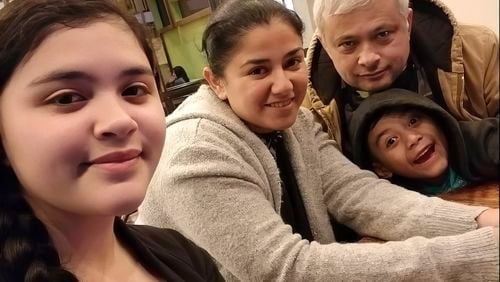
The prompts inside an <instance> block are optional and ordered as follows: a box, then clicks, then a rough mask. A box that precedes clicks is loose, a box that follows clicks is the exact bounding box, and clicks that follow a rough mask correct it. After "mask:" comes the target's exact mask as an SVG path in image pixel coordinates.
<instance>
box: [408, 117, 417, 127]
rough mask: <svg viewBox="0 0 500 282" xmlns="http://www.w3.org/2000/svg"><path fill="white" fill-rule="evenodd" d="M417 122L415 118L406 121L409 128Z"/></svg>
mask: <svg viewBox="0 0 500 282" xmlns="http://www.w3.org/2000/svg"><path fill="white" fill-rule="evenodd" d="M417 122H418V118H416V117H412V118H410V120H409V121H408V124H409V125H410V126H412V125H415V124H416V123H417Z"/></svg>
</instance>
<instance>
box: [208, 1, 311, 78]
mask: <svg viewBox="0 0 500 282" xmlns="http://www.w3.org/2000/svg"><path fill="white" fill-rule="evenodd" d="M274 18H278V19H280V20H282V21H283V22H285V23H286V24H288V25H290V26H291V27H292V28H293V29H294V31H295V32H296V33H297V35H298V36H300V37H301V38H302V32H303V30H304V25H303V23H302V21H301V19H300V18H299V16H298V15H297V14H296V13H295V12H294V11H291V10H289V9H287V8H286V7H285V6H283V5H282V4H280V3H278V2H276V1H274V0H229V1H226V2H224V3H223V4H222V5H221V6H220V7H219V9H217V11H215V13H214V14H213V16H212V18H211V19H210V22H209V23H208V26H207V28H206V29H205V32H204V33H203V38H202V49H203V51H204V52H205V55H206V57H207V61H208V65H209V66H210V68H211V70H212V72H213V73H214V74H215V76H217V77H223V76H224V69H225V67H226V65H227V63H228V61H229V58H230V57H231V55H232V54H233V52H234V49H235V47H236V46H237V45H238V43H239V41H240V39H241V38H242V37H243V36H244V35H245V34H246V33H247V32H248V31H250V30H251V29H253V28H255V27H257V26H260V25H264V24H269V23H270V22H271V20H272V19H274Z"/></svg>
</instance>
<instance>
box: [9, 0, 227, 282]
mask: <svg viewBox="0 0 500 282" xmlns="http://www.w3.org/2000/svg"><path fill="white" fill-rule="evenodd" d="M0 26H1V29H0V66H1V68H0V136H1V142H2V143H1V164H0V191H1V197H0V281H77V280H82V281H158V280H162V281H163V280H167V281H179V280H188V281H206V280H221V277H220V274H218V271H217V269H216V267H215V265H214V264H213V262H212V261H211V259H210V257H209V256H208V255H207V254H206V252H204V251H203V250H201V249H199V248H197V247H196V246H195V245H194V244H193V243H191V242H190V241H188V240H187V239H185V238H184V237H182V236H181V235H180V234H178V233H177V232H175V231H172V230H166V229H156V228H152V227H146V226H127V225H126V224H125V223H123V222H122V221H120V220H119V219H118V218H116V216H119V215H122V214H126V213H128V212H130V211H132V210H134V209H135V208H136V207H137V206H138V205H139V203H140V202H141V201H142V200H143V197H144V194H145V191H146V186H147V184H148V183H149V181H150V178H151V175H152V174H153V171H154V169H155V167H156V165H157V162H158V159H159V156H160V153H161V148H162V146H163V142H164V134H165V124H164V116H163V111H162V108H161V103H160V99H159V95H158V91H157V88H156V86H155V81H154V76H153V68H152V66H153V64H152V63H153V57H152V52H151V49H150V48H149V47H148V43H147V41H146V39H145V37H144V35H143V33H142V30H141V27H140V26H139V25H138V24H137V23H136V22H135V20H132V19H131V18H129V17H128V16H126V15H125V14H123V13H122V12H121V11H120V10H119V9H118V8H116V7H115V6H114V5H112V4H110V2H107V1H105V0H86V1H81V0H32V1H14V2H12V3H9V4H8V5H7V6H6V7H4V8H3V9H2V10H0Z"/></svg>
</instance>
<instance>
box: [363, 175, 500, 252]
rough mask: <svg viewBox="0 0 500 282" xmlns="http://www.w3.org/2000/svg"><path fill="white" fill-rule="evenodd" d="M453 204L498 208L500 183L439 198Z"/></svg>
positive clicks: (373, 240)
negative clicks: (499, 184)
mask: <svg viewBox="0 0 500 282" xmlns="http://www.w3.org/2000/svg"><path fill="white" fill-rule="evenodd" d="M438 197H439V198H441V199H443V200H447V201H451V202H458V203H462V204H467V205H473V206H486V207H490V208H498V199H499V198H498V181H494V182H486V183H480V184H473V185H469V186H466V187H463V188H460V189H457V190H454V191H451V192H448V193H444V194H441V195H439V196H438ZM384 242H385V241H384V240H381V239H378V238H374V237H368V236H366V237H363V238H361V240H359V241H358V243H384Z"/></svg>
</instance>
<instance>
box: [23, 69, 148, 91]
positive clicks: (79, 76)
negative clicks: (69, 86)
mask: <svg viewBox="0 0 500 282" xmlns="http://www.w3.org/2000/svg"><path fill="white" fill-rule="evenodd" d="M137 75H153V71H152V70H151V69H150V68H148V67H142V66H141V67H131V68H128V69H125V70H123V71H121V72H120V74H118V78H123V77H128V76H137ZM61 80H88V81H91V82H95V81H96V80H97V79H96V77H94V76H92V75H90V74H88V73H86V72H83V71H73V70H56V71H53V72H50V73H48V74H46V75H43V76H41V77H38V78H36V79H34V80H33V81H31V82H30V83H29V86H36V85H40V84H45V83H49V82H54V81H61Z"/></svg>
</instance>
